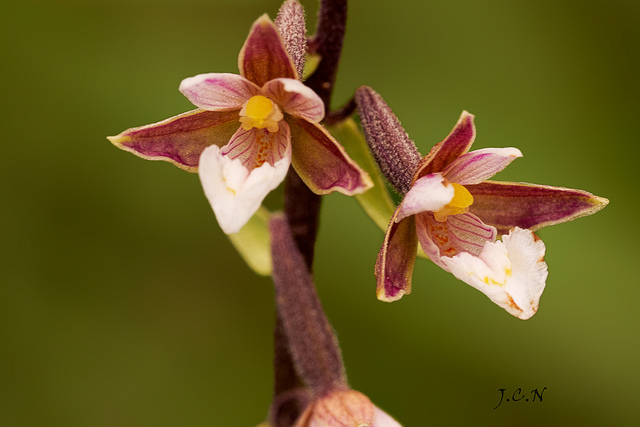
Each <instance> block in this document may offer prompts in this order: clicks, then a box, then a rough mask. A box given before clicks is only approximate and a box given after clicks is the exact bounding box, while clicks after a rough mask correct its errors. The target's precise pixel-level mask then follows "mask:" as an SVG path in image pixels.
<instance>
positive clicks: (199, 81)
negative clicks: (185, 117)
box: [180, 73, 260, 111]
mask: <svg viewBox="0 0 640 427" xmlns="http://www.w3.org/2000/svg"><path fill="white" fill-rule="evenodd" d="M180 92H182V94H183V95H184V96H186V97H187V99H188V100H189V101H191V103H193V105H195V106H196V107H200V108H202V109H204V110H211V111H230V110H240V109H241V108H242V105H243V104H244V103H245V102H247V101H248V100H249V98H251V97H252V96H253V95H256V94H258V93H259V92H260V88H259V87H258V86H256V85H254V84H253V83H251V82H250V81H249V80H247V79H245V78H244V77H242V76H239V75H238V74H229V73H208V74H198V75H197V76H194V77H188V78H186V79H184V80H182V82H181V83H180Z"/></svg>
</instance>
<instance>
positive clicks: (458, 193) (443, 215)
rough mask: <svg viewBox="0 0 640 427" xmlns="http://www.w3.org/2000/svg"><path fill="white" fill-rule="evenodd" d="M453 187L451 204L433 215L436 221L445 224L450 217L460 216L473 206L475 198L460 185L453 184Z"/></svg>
mask: <svg viewBox="0 0 640 427" xmlns="http://www.w3.org/2000/svg"><path fill="white" fill-rule="evenodd" d="M451 185H453V191H454V193H453V198H452V199H451V201H450V202H449V203H447V204H446V205H444V206H443V207H442V208H441V209H440V210H438V211H436V212H434V213H433V215H434V216H435V217H436V221H440V222H445V221H446V220H447V217H448V216H449V215H459V214H463V213H465V212H467V211H468V210H469V206H471V205H472V204H473V196H472V195H471V193H470V192H469V190H467V189H466V188H464V187H463V186H462V185H460V184H456V183H455V182H452V183H451Z"/></svg>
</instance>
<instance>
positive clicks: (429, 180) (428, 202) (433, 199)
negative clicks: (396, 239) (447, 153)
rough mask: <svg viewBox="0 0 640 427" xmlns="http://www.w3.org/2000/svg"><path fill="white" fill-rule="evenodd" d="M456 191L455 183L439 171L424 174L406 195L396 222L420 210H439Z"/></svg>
mask: <svg viewBox="0 0 640 427" xmlns="http://www.w3.org/2000/svg"><path fill="white" fill-rule="evenodd" d="M454 193H455V190H454V188H453V185H451V184H449V183H448V182H446V180H445V179H444V178H443V177H442V175H440V174H439V173H433V174H429V175H426V176H423V177H422V178H420V179H418V180H417V181H416V182H415V183H414V184H413V186H412V187H411V189H410V190H409V191H408V192H407V194H406V195H405V196H404V199H403V200H402V205H401V206H400V213H399V214H398V217H397V218H396V222H400V221H401V220H403V219H404V218H406V217H408V216H410V215H415V214H417V213H420V212H424V211H432V212H433V211H437V210H439V209H441V208H442V207H444V206H445V205H446V204H447V203H449V202H450V201H451V199H453V195H454Z"/></svg>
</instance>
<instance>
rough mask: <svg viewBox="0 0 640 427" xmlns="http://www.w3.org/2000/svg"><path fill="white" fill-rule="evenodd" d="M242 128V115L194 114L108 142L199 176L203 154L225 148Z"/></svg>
mask: <svg viewBox="0 0 640 427" xmlns="http://www.w3.org/2000/svg"><path fill="white" fill-rule="evenodd" d="M239 126H240V123H239V122H238V111H227V112H217V111H204V110H193V111H189V112H186V113H183V114H179V115H177V116H174V117H171V118H169V119H166V120H163V121H161V122H158V123H154V124H150V125H146V126H140V127H136V128H131V129H128V130H126V131H124V132H122V133H121V134H120V135H117V136H111V137H109V138H108V139H109V141H111V142H112V143H113V144H114V145H115V146H117V147H119V148H121V149H123V150H125V151H129V152H131V153H133V154H135V155H136V156H139V157H142V158H143V159H147V160H165V161H168V162H171V163H173V164H174V165H176V166H178V167H179V168H181V169H184V170H186V171H189V172H196V170H197V168H198V160H199V159H200V154H201V153H202V151H203V150H204V149H205V148H207V147H208V146H210V145H214V144H215V145H218V146H223V145H225V144H226V143H227V142H229V139H230V138H231V136H232V135H233V133H234V132H235V131H236V130H237V129H238V127H239Z"/></svg>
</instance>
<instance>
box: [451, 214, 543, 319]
mask: <svg viewBox="0 0 640 427" xmlns="http://www.w3.org/2000/svg"><path fill="white" fill-rule="evenodd" d="M544 254H545V246H544V243H543V242H542V240H540V239H538V238H537V237H536V235H535V234H534V233H533V232H532V231H531V230H526V229H522V228H518V227H516V228H513V229H512V230H511V231H510V232H509V234H508V235H505V236H502V241H496V242H486V243H485V245H484V248H483V249H482V252H481V253H480V255H478V256H474V255H471V254H470V253H468V252H463V253H460V254H458V255H455V256H453V257H442V258H441V260H442V262H443V263H444V264H445V265H446V267H447V268H448V269H449V271H450V272H451V273H452V274H453V275H454V276H456V277H457V278H458V279H460V280H462V281H463V282H465V283H467V284H469V285H471V286H473V287H474V288H476V289H478V290H479V291H481V292H482V293H484V294H485V295H486V296H487V297H489V299H491V301H493V302H494V303H496V304H497V305H499V306H500V307H502V308H504V309H505V310H506V311H507V312H508V313H509V314H512V315H513V316H515V317H517V318H519V319H522V320H526V319H529V318H530V317H531V316H533V315H534V314H535V313H536V312H537V311H538V305H539V303H540V297H541V295H542V292H543V291H544V287H545V284H546V280H547V274H548V273H547V264H546V263H545V262H544Z"/></svg>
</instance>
